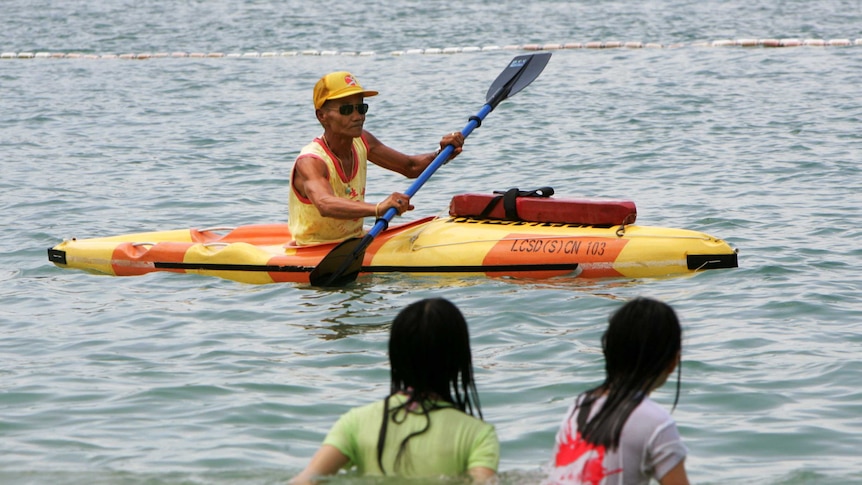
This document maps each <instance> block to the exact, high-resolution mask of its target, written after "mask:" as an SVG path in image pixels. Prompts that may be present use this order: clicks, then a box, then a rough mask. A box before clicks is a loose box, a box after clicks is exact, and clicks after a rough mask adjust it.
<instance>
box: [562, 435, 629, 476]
mask: <svg viewBox="0 0 862 485" xmlns="http://www.w3.org/2000/svg"><path fill="white" fill-rule="evenodd" d="M604 461H605V447H604V446H602V445H599V446H596V445H593V444H591V443H587V442H586V441H584V439H583V438H581V433H576V434H575V437H574V439H573V438H572V436H571V434H570V432H567V433H566V438H565V440H563V442H562V443H560V448H559V449H558V450H557V456H556V457H555V461H554V465H555V466H556V467H557V469H558V470H559V469H560V468H564V469H565V471H564V472H563V473H562V474H561V475H558V477H557V478H558V479H560V480H563V482H562V483H585V484H590V485H599V484H601V483H602V481H603V480H604V479H605V478H607V477H608V476H609V475H613V474H616V473H621V472H622V469H616V470H606V469H605V466H604ZM559 471H562V470H559Z"/></svg>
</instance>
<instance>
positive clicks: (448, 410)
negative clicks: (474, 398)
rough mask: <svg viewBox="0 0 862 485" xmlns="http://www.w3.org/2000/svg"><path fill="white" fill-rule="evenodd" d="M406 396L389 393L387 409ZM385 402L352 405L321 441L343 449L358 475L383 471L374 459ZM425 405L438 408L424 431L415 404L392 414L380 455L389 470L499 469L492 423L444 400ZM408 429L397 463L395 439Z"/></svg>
mask: <svg viewBox="0 0 862 485" xmlns="http://www.w3.org/2000/svg"><path fill="white" fill-rule="evenodd" d="M406 400H407V397H406V396H405V395H403V394H395V395H393V396H391V397H390V398H389V407H390V413H391V412H392V409H394V408H397V407H398V406H401V405H402V404H404V402H406ZM383 405H384V401H382V400H381V401H377V402H374V403H371V404H367V405H365V406H361V407H357V408H354V409H352V410H351V411H349V412H348V413H346V414H345V415H343V416H342V417H341V418H340V419H339V420H338V422H337V423H336V424H335V426H333V428H332V430H331V431H330V432H329V434H328V435H327V437H326V439H325V440H324V444H329V445H332V446H335V447H336V448H338V449H339V450H341V451H342V452H343V453H344V454H345V455H346V456H347V457H348V458H349V459H350V461H351V463H353V464H355V465H356V466H357V468H358V471H359V473H360V474H362V475H372V476H380V475H383V472H381V470H380V466H379V465H378V461H377V450H378V444H379V440H378V438H379V431H380V427H381V424H382V418H383ZM428 405H429V406H436V407H438V409H435V410H433V411H431V412H430V413H429V416H430V418H431V425H430V426H428V430H427V431H425V432H422V430H424V429H425V427H426V426H427V425H428V419H427V418H426V417H425V416H424V415H422V414H421V413H420V412H419V411H420V410H419V409H413V411H411V412H407V411H406V410H404V409H401V410H399V411H397V414H396V416H395V419H394V420H390V422H389V425H388V426H387V427H386V437H385V442H386V443H387V446H386V447H385V448H384V449H383V459H382V461H383V467H384V468H385V472H386V474H387V475H398V476H403V477H428V476H440V475H460V474H463V473H464V472H465V471H467V470H469V469H471V468H474V467H477V466H482V467H487V468H491V469H496V468H497V465H498V461H499V457H500V446H499V442H498V440H497V434H496V432H495V431H494V426H493V425H491V424H488V423H486V422H484V421H482V420H480V419H478V418H475V417H473V416H470V415H469V414H466V413H464V412H462V411H460V410H458V409H456V408H454V407H452V405H451V404H449V403H446V402H436V403H428ZM393 421H395V422H393ZM411 434H415V436H413V437H412V438H411V439H410V440H409V441H408V442H407V450H405V453H404V454H403V456H402V458H401V460H400V461H401V462H400V463H396V456H397V455H398V451H399V447H398V444H399V443H402V442H404V440H405V438H407V437H408V436H409V435H411Z"/></svg>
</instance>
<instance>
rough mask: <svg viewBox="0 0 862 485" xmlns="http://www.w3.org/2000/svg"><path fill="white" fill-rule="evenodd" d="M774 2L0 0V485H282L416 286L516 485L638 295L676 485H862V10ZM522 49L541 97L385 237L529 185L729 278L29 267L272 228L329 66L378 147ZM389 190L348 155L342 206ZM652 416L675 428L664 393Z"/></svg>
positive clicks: (498, 120)
mask: <svg viewBox="0 0 862 485" xmlns="http://www.w3.org/2000/svg"><path fill="white" fill-rule="evenodd" d="M774 3H775V5H772V4H768V3H764V2H742V1H728V2H687V1H657V2H641V3H639V4H638V3H635V2H621V1H601V2H566V1H555V0H539V1H534V2H510V1H493V2H491V1H480V2H470V3H467V4H459V3H457V2H454V3H453V2H441V1H423V2H419V1H409V0H399V1H396V2H383V1H379V0H378V1H371V2H362V3H357V2H353V3H350V2H347V3H343V4H335V5H327V4H319V3H313V2H299V1H295V0H294V1H286V2H271V1H262V0H257V1H253V0H246V1H240V2H227V1H222V0H208V1H193V0H187V1H180V2H171V1H165V0H151V1H147V2H132V1H121V0H110V1H104V2H84V1H70V2H51V1H47V0H41V1H23V0H10V1H5V2H3V4H2V18H3V20H2V26H3V28H2V29H0V52H2V53H3V56H2V57H3V58H2V59H0V161H2V163H0V174H2V175H0V207H2V211H0V218H2V219H0V220H2V228H3V231H2V233H0V261H2V266H0V308H2V312H0V331H2V340H0V358H2V364H0V483H4V484H5V483H15V484H23V483H52V484H66V483H68V484H93V483H96V484H100V483H105V484H108V483H148V484H149V483H183V484H187V483H225V484H228V483H283V482H284V481H286V480H288V479H289V478H290V477H291V476H293V475H294V474H296V473H297V472H299V471H300V470H301V469H302V468H303V467H304V466H305V464H306V463H307V462H308V460H309V458H310V457H311V455H312V454H313V452H314V451H315V450H316V449H317V447H318V446H319V445H320V442H321V440H322V439H323V437H324V435H325V434H326V432H327V430H328V429H329V427H330V426H331V425H332V423H333V422H334V421H335V420H336V419H337V417H338V416H339V415H341V414H342V413H344V412H345V411H347V410H348V409H350V408H351V407H353V406H357V405H360V404H364V403H367V402H370V401H372V400H375V399H379V398H381V397H383V396H384V395H385V394H386V393H387V391H388V378H389V371H388V363H387V356H386V345H387V338H388V328H389V327H388V326H389V324H390V322H391V321H392V319H393V317H394V316H395V315H396V314H397V312H398V311H399V310H400V309H401V308H403V307H404V306H405V305H407V304H408V303H410V302H412V301H415V300H417V299H420V298H425V297H432V296H440V297H445V298H448V299H450V300H452V301H453V302H455V303H456V304H457V305H458V306H459V307H460V308H461V310H462V311H463V312H464V314H465V316H466V317H467V320H468V322H469V325H470V332H471V340H472V345H473V351H474V364H475V366H476V369H477V376H476V378H477V381H478V388H479V392H480V396H481V404H482V410H483V412H484V416H485V419H486V420H488V421H489V422H491V423H493V424H495V425H496V427H497V431H498V434H499V436H500V440H501V445H502V459H501V463H500V472H501V476H502V481H503V483H508V484H532V483H538V482H539V481H541V479H542V477H543V476H544V472H543V467H544V466H545V465H546V464H547V463H548V461H549V459H550V457H551V451H552V447H553V440H554V434H555V432H556V430H557V427H558V425H559V422H560V420H561V419H562V418H563V415H564V413H565V410H566V408H567V406H568V405H569V404H570V402H571V400H572V399H573V398H574V396H576V395H577V394H578V393H579V392H582V391H583V390H585V389H587V388H589V387H590V386H593V385H595V384H597V383H598V382H600V381H601V379H602V378H603V361H602V355H601V349H600V343H599V340H600V338H601V334H602V331H603V330H604V328H605V326H606V324H607V318H608V316H609V314H610V313H611V312H613V311H614V310H615V309H616V308H618V307H619V306H620V305H621V304H622V303H623V302H624V301H625V300H627V299H630V298H633V297H635V296H650V297H654V298H659V299H662V300H664V301H667V302H669V303H670V304H672V305H673V306H674V307H675V308H676V309H677V311H678V313H679V316H680V318H681V320H682V323H683V326H684V331H685V335H684V338H685V340H684V347H683V366H682V388H681V393H680V401H679V405H678V406H677V408H676V410H675V411H674V414H673V416H674V418H675V419H676V421H677V423H678V425H679V428H680V431H681V434H682V436H683V439H684V440H685V442H686V444H687V446H688V447H689V450H690V454H689V457H688V459H687V460H686V467H687V469H688V472H689V476H690V478H691V480H692V482H693V483H770V484H772V483H780V484H799V483H818V484H819V483H836V484H837V483H853V482H862V460H860V458H859V456H860V452H859V450H860V449H862V390H860V383H862V359H860V356H862V327H860V320H862V303H860V298H862V282H861V281H862V279H860V276H859V271H858V267H859V265H860V263H862V243H860V240H862V229H860V224H859V223H860V220H862V208H860V207H862V195H860V192H859V188H860V185H862V169H860V163H862V101H860V100H862V86H860V76H859V73H860V72H862V45H857V42H856V39H857V38H859V37H862V32H860V29H859V26H860V25H862V2H859V1H840V0H827V1H822V2H804V1H788V2H774ZM763 39H774V40H781V39H784V41H782V43H781V45H788V46H790V47H782V48H768V47H764V43H763V42H761V41H762V40H763ZM752 40H754V41H755V42H753V43H752V42H751V41H752ZM845 40H847V41H849V42H845ZM743 41H747V42H743ZM830 41H832V42H830ZM588 43H593V44H590V45H591V46H593V47H601V46H605V48H585V47H582V46H586V45H587V44H588ZM617 43H619V44H617ZM625 43H629V44H628V45H629V47H612V46H616V45H626V44H625ZM639 43H640V44H639ZM860 43H862V42H860ZM743 44H745V45H751V47H743ZM847 44H849V45H847ZM767 45H768V43H767ZM641 46H643V47H641ZM562 47H567V48H562ZM535 48H542V49H550V50H553V51H554V52H553V56H552V58H551V60H550V62H549V64H548V66H547V68H546V69H545V71H544V72H543V73H542V75H541V76H540V77H539V78H538V79H537V80H536V81H535V82H534V83H533V84H531V85H530V86H529V87H527V88H526V89H525V90H524V91H522V92H521V93H518V94H517V95H516V96H514V97H512V98H511V99H508V100H506V101H504V102H503V103H502V104H501V105H500V106H499V107H498V108H497V109H496V110H494V112H492V113H491V114H490V115H489V116H488V117H487V119H486V120H485V123H483V126H482V127H481V128H479V129H477V130H476V131H475V132H474V133H473V135H471V136H470V137H469V138H468V140H467V142H466V146H465V150H464V153H463V154H462V155H461V156H460V157H458V158H457V159H456V160H455V161H453V162H451V163H449V164H447V165H446V166H444V167H443V168H441V169H440V170H439V171H438V172H437V173H436V174H435V175H434V176H433V177H432V179H431V180H429V182H428V183H427V184H426V185H425V187H423V188H422V189H421V190H420V192H419V193H418V194H417V195H416V196H415V197H414V199H413V203H414V205H415V206H416V209H415V210H414V211H413V212H411V213H408V214H406V215H405V216H404V217H403V218H402V220H411V219H414V218H418V217H421V216H428V215H436V214H440V213H443V212H445V211H446V208H447V205H448V201H449V199H450V198H451V197H452V196H453V195H454V194H458V193H463V192H485V193H490V192H491V191H494V190H500V189H507V188H510V187H520V188H524V189H528V188H536V187H538V186H546V185H550V186H553V187H554V189H555V190H556V193H557V194H558V195H559V196H563V197H609V198H627V199H631V200H634V201H635V202H636V203H637V207H638V223H639V224H643V225H656V226H667V227H681V228H687V229H695V230H700V231H704V232H707V233H709V234H712V235H715V236H718V237H721V238H724V239H726V240H727V241H728V242H729V243H730V244H732V245H733V246H734V247H736V248H738V250H739V262H740V267H739V268H738V269H731V270H718V271H710V272H705V273H702V274H697V275H695V276H693V277H675V278H657V279H645V280H629V279H613V280H595V281H590V280H585V281H578V280H568V279H559V280H547V281H521V280H499V279H486V278H441V277H408V276H403V275H387V276H380V277H374V278H370V279H364V280H360V281H359V282H358V283H357V284H355V285H353V286H350V287H347V288H344V289H338V290H322V289H317V288H312V287H308V286H303V285H289V284H275V285H265V286H253V285H246V284H240V283H234V282H230V281H224V280H220V279H216V278H207V277H200V276H194V275H177V274H170V273H162V274H152V275H147V276H142V277H134V278H112V277H104V276H96V275H91V274H86V273H83V272H78V271H69V270H62V269H59V268H57V267H55V266H54V265H52V264H51V263H49V262H48V260H47V257H46V249H47V248H48V247H50V246H53V245H55V244H57V243H58V242H60V241H62V240H63V239H65V238H71V237H79V238H86V237H98V236H108V235H115V234H124V233H130V232H142V231H152V230H163V229H179V228H188V227H207V226H225V225H228V226H236V225H242V224H253V223H264V222H283V221H285V220H286V218H287V209H286V206H287V204H286V201H287V190H288V175H289V172H290V168H291V163H292V161H293V159H294V158H295V157H296V155H297V153H298V151H299V149H300V148H301V147H302V146H303V145H304V144H306V143H307V142H308V141H309V140H311V139H312V138H313V137H315V136H317V135H319V134H320V127H319V125H318V124H317V122H316V120H315V119H314V114H313V109H312V106H311V89H312V86H313V85H314V82H315V81H316V80H317V79H318V78H319V77H320V76H321V75H323V74H325V73H327V72H329V71H332V70H341V69H345V70H349V71H351V72H353V73H354V74H355V75H356V77H357V78H358V79H359V80H360V82H361V83H362V84H363V85H364V86H365V87H367V88H371V89H376V90H379V91H380V95H379V96H377V97H375V98H371V99H369V104H370V105H371V110H370V111H369V114H368V118H367V122H366V128H367V129H369V130H370V131H371V132H372V133H374V134H375V135H376V136H377V137H378V138H380V139H381V140H383V141H384V142H385V143H387V144H389V145H390V146H392V147H394V148H396V149H399V150H401V151H404V152H407V153H420V152H429V151H432V150H434V149H436V147H437V143H438V141H439V139H440V138H441V136H442V135H443V134H445V133H448V132H451V131H454V130H458V129H461V128H462V127H463V126H464V125H465V124H466V123H467V118H468V117H469V116H470V115H472V114H475V113H476V112H477V111H478V110H479V109H480V108H481V107H482V105H483V104H484V101H485V99H484V97H485V91H486V90H487V89H488V87H489V86H490V84H491V83H492V82H493V80H494V79H495V77H496V76H497V75H498V74H499V72H500V71H501V70H502V69H503V68H504V67H505V66H506V64H507V62H508V61H509V60H510V59H511V58H512V57H513V56H515V55H519V54H523V53H525V52H528V50H526V49H535ZM40 53H41V55H38V56H37V54H40ZM160 53H164V54H168V55H166V56H162V55H160ZM174 53H177V55H173V54H174ZM408 185H409V182H408V181H406V180H405V179H403V178H402V177H400V176H398V175H395V174H391V173H388V172H385V171H383V170H380V169H377V168H375V167H372V168H370V170H369V184H368V198H369V200H379V199H380V198H382V197H384V196H385V195H386V194H387V193H389V192H390V191H391V190H393V189H395V190H404V189H406V187H407V186H408ZM653 397H654V398H655V399H656V400H657V401H658V402H659V403H660V404H662V405H664V406H667V407H670V406H671V404H672V402H673V397H674V389H673V386H672V385H668V386H665V388H663V389H661V390H659V391H657V392H656V393H654V395H653ZM336 482H339V483H362V480H360V479H357V478H355V477H349V476H348V477H342V478H341V479H338V480H336Z"/></svg>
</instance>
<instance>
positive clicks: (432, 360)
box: [377, 298, 482, 474]
mask: <svg viewBox="0 0 862 485" xmlns="http://www.w3.org/2000/svg"><path fill="white" fill-rule="evenodd" d="M389 365H390V368H391V384H390V395H389V396H387V397H386V399H385V401H384V406H383V423H382V425H381V426H380V435H379V437H378V440H377V464H378V465H379V466H380V471H381V472H383V473H384V474H385V473H386V471H385V470H384V468H383V448H384V446H385V441H386V429H387V426H388V423H389V421H390V420H392V422H393V423H395V424H399V423H402V422H404V420H405V419H406V418H407V415H408V414H409V413H411V412H414V410H415V409H419V410H421V411H419V413H420V414H422V415H424V416H425V419H426V424H425V427H424V428H423V429H421V430H419V431H417V432H415V433H413V434H411V435H409V436H407V437H406V438H404V440H403V441H402V442H401V444H400V445H399V449H398V455H397V456H396V459H395V467H396V469H398V467H399V466H400V462H401V457H402V455H403V454H404V451H405V450H406V449H407V442H408V441H409V440H410V439H411V438H413V437H414V436H418V435H420V434H422V433H424V432H426V431H428V429H429V428H430V427H431V415H430V413H431V412H432V411H434V410H436V409H441V408H446V407H455V408H457V409H459V410H461V411H462V412H465V413H469V414H470V415H471V416H474V411H475V412H476V413H477V414H478V417H479V419H482V410H481V408H480V406H479V394H478V392H477V391H476V383H475V382H474V381H473V357H472V354H471V352H470V334H469V332H468V330H467V322H466V320H464V316H463V315H462V314H461V311H460V310H458V307H456V306H455V305H454V304H453V303H452V302H450V301H449V300H446V299H444V298H429V299H425V300H420V301H417V302H414V303H411V304H410V305H408V306H407V307H405V308H404V309H403V310H401V312H399V313H398V316H396V317H395V320H394V321H393V322H392V329H391V330H390V335H389ZM397 393H402V394H405V395H406V396H407V400H406V401H405V402H404V404H402V405H399V406H396V407H395V408H393V409H390V408H389V398H390V397H391V396H392V395H394V394H397ZM439 401H443V402H445V403H447V404H445V405H440V404H439Z"/></svg>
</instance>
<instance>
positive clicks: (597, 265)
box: [48, 215, 737, 284]
mask: <svg viewBox="0 0 862 485" xmlns="http://www.w3.org/2000/svg"><path fill="white" fill-rule="evenodd" d="M628 220H631V218H630V219H628ZM335 245H336V244H334V243H333V244H324V245H319V246H310V247H309V246H305V247H297V246H295V245H293V244H292V238H291V235H290V231H289V230H288V227H287V224H259V225H248V226H240V227H236V228H208V229H183V230H173V231H164V232H147V233H138V234H129V235H123V236H112V237H103V238H94V239H71V240H66V241H63V242H62V243H60V244H58V245H56V246H54V247H53V248H50V249H49V250H48V258H49V260H50V261H51V262H53V263H54V264H56V265H57V266H60V267H63V268H75V269H81V270H85V271H90V272H93V273H101V274H107V275H115V276H133V275H142V274H146V273H152V272H156V271H170V272H176V273H194V274H202V275H209V276H217V277H220V278H226V279H229V280H235V281H240V282H245V283H255V284H263V283H276V282H294V283H308V282H309V274H310V273H311V271H312V270H313V269H314V268H315V267H316V266H317V265H318V263H319V262H320V261H321V259H322V258H323V257H324V256H326V255H327V254H328V253H329V251H331V250H332V249H333V248H334V247H335ZM735 267H737V253H736V251H735V250H734V249H733V248H732V247H731V246H730V245H728V244H727V243H726V242H725V241H723V240H721V239H717V238H715V237H713V236H710V235H708V234H704V233H701V232H697V231H691V230H685V229H671V228H662V227H650V226H638V225H634V224H617V225H607V224H605V225H584V224H580V223H570V222H530V221H523V220H522V221H512V220H502V219H488V218H480V217H476V216H460V215H454V216H453V215H449V216H444V217H428V218H424V219H420V220H416V221H413V222H409V223H406V224H400V225H393V226H392V227H390V228H389V229H387V230H385V231H383V232H381V233H380V235H379V236H377V237H376V238H375V239H374V240H373V242H372V243H371V244H370V245H369V247H368V249H367V250H366V252H365V256H364V259H363V262H362V270H361V274H360V277H362V275H363V274H364V275H368V274H378V273H407V274H416V273H421V274H441V275H445V274H450V275H451V274H461V275H485V276H488V277H502V276H507V277H517V278H550V277H557V276H568V277H573V276H577V277H583V278H606V277H624V278H645V277H656V276H666V275H676V274H686V273H695V272H698V271H702V270H706V269H717V268H735Z"/></svg>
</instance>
